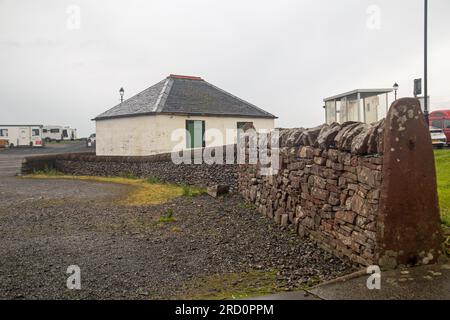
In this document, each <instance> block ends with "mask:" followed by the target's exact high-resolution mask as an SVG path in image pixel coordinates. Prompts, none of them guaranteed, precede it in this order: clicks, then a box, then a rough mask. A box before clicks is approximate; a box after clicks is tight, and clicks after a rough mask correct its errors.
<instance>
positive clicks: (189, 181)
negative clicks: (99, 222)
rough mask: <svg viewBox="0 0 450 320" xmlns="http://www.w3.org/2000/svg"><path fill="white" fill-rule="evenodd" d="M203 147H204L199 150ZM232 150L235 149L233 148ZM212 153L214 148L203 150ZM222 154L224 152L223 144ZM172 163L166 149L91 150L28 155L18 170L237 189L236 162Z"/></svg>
mask: <svg viewBox="0 0 450 320" xmlns="http://www.w3.org/2000/svg"><path fill="white" fill-rule="evenodd" d="M200 151H202V152H203V151H204V150H200ZM235 151H236V150H235ZM207 152H208V153H211V154H214V150H207ZM223 155H224V157H225V155H226V147H224V150H223ZM190 158H191V164H185V163H181V164H175V163H173V162H172V157H171V154H170V153H164V154H157V155H151V156H144V157H135V156H133V157H123V156H111V157H109V156H96V155H95V154H78V153H74V154H56V155H44V156H32V157H28V158H26V159H24V161H23V163H22V173H23V174H27V173H32V172H34V171H39V170H44V169H56V170H58V171H60V172H63V173H67V174H73V175H88V176H128V175H129V176H135V177H142V178H155V179H158V180H159V181H161V182H167V183H176V184H186V185H194V186H200V187H209V186H214V185H227V186H229V187H230V191H236V190H237V166H236V165H234V164H226V161H225V160H226V159H224V161H223V163H224V164H212V165H208V164H205V163H202V164H194V160H193V159H194V153H191V154H190Z"/></svg>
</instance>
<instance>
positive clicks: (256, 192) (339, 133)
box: [239, 123, 383, 264]
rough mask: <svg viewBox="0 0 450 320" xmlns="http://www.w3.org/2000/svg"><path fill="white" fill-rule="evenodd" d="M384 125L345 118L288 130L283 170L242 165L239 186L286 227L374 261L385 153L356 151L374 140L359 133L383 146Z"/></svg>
mask: <svg viewBox="0 0 450 320" xmlns="http://www.w3.org/2000/svg"><path fill="white" fill-rule="evenodd" d="M379 126H380V124H376V125H374V126H366V125H364V124H361V123H345V124H343V125H342V126H339V125H337V124H335V125H332V126H330V127H328V126H322V127H318V128H315V129H312V130H302V129H300V130H298V129H292V130H284V131H283V132H282V133H281V135H280V140H281V141H280V142H281V145H280V146H281V150H280V156H281V159H282V160H281V164H282V167H281V170H280V172H279V174H277V175H275V176H261V175H260V174H259V172H260V168H259V166H252V165H244V166H241V167H240V176H239V189H240V191H241V193H242V195H243V196H244V197H245V199H247V200H248V201H250V202H252V203H254V204H255V205H256V207H257V210H258V211H259V212H260V213H261V214H263V215H265V216H267V217H269V218H270V219H273V220H274V221H275V222H276V223H278V224H280V225H281V226H283V227H288V226H289V227H290V228H293V229H294V230H295V232H297V233H298V234H299V235H300V236H302V237H305V236H309V235H311V236H312V237H313V238H315V239H317V240H319V242H320V243H321V244H322V245H323V246H324V247H326V248H327V249H329V250H331V251H333V252H334V253H335V254H337V255H338V256H348V257H350V258H351V259H352V260H353V261H356V262H358V263H360V264H370V263H371V261H373V260H374V256H375V249H376V213H377V211H378V206H379V199H380V186H381V182H382V162H383V158H382V155H381V154H379V153H374V154H371V155H359V154H355V153H362V152H363V151H364V152H366V153H367V152H368V149H367V146H368V143H367V142H365V143H364V144H361V143H360V142H359V141H356V140H358V139H359V137H361V138H362V139H361V140H362V141H368V140H369V138H370V139H371V141H372V148H373V150H374V151H377V150H378V147H379V144H380V143H379V136H380V135H381V134H382V130H378V129H377V127H379ZM363 131H364V132H365V136H363V135H362V133H363ZM319 141H320V142H319ZM305 144H306V146H305ZM302 145H303V146H302ZM362 145H363V146H364V148H365V149H364V150H363V149H362V148H361V146H362ZM332 148H336V149H332ZM352 149H353V153H352ZM347 150H349V151H347Z"/></svg>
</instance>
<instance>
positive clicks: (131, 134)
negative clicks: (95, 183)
mask: <svg viewBox="0 0 450 320" xmlns="http://www.w3.org/2000/svg"><path fill="white" fill-rule="evenodd" d="M186 120H204V121H205V131H206V137H205V140H206V147H214V146H221V145H223V144H224V142H223V141H214V140H213V139H212V136H213V135H214V134H215V133H214V131H211V130H210V129H215V130H216V132H217V131H218V132H220V133H221V134H222V135H223V137H224V139H225V137H226V130H227V129H233V130H234V133H233V134H232V141H231V142H230V140H228V141H227V142H226V144H231V143H235V142H236V139H237V123H238V122H253V125H254V126H255V128H256V130H262V129H265V130H272V129H274V125H275V122H274V120H273V119H259V118H256V119H252V118H232V117H194V116H189V117H188V116H171V115H152V116H138V117H129V118H115V119H108V120H99V121H96V134H97V141H96V151H97V155H108V156H144V155H151V154H158V153H165V152H171V151H175V150H181V149H184V148H185V146H186V136H185V129H186ZM177 129H181V130H179V131H178V132H180V133H181V134H180V135H178V141H172V134H173V133H174V132H175V131H176V130H177Z"/></svg>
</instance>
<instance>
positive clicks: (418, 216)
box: [377, 98, 442, 268]
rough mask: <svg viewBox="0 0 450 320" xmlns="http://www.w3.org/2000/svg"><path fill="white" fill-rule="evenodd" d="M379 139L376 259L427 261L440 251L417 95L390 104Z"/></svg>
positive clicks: (432, 173) (429, 154)
mask: <svg viewBox="0 0 450 320" xmlns="http://www.w3.org/2000/svg"><path fill="white" fill-rule="evenodd" d="M383 142H384V156H383V171H382V176H383V177H382V185H381V197H380V212H379V215H378V221H377V256H378V263H379V264H380V266H382V267H384V268H393V267H396V266H398V265H420V264H429V263H433V262H435V261H437V259H438V258H439V256H440V255H441V254H442V247H441V244H442V238H441V230H440V215H439V204H438V195H437V186H436V170H435V163H434V154H433V148H432V144H431V137H430V133H429V130H428V126H427V124H426V123H425V120H424V117H423V113H422V110H421V108H420V103H419V101H418V100H417V99H413V98H404V99H400V100H397V101H396V102H394V103H393V104H392V106H391V108H390V110H389V112H388V114H387V117H386V122H385V130H384V140H383Z"/></svg>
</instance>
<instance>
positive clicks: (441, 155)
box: [434, 150, 450, 226]
mask: <svg viewBox="0 0 450 320" xmlns="http://www.w3.org/2000/svg"><path fill="white" fill-rule="evenodd" d="M434 157H435V161H436V175H437V186H438V194H439V206H440V208H441V220H442V223H444V224H445V225H447V226H450V150H435V152H434Z"/></svg>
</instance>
